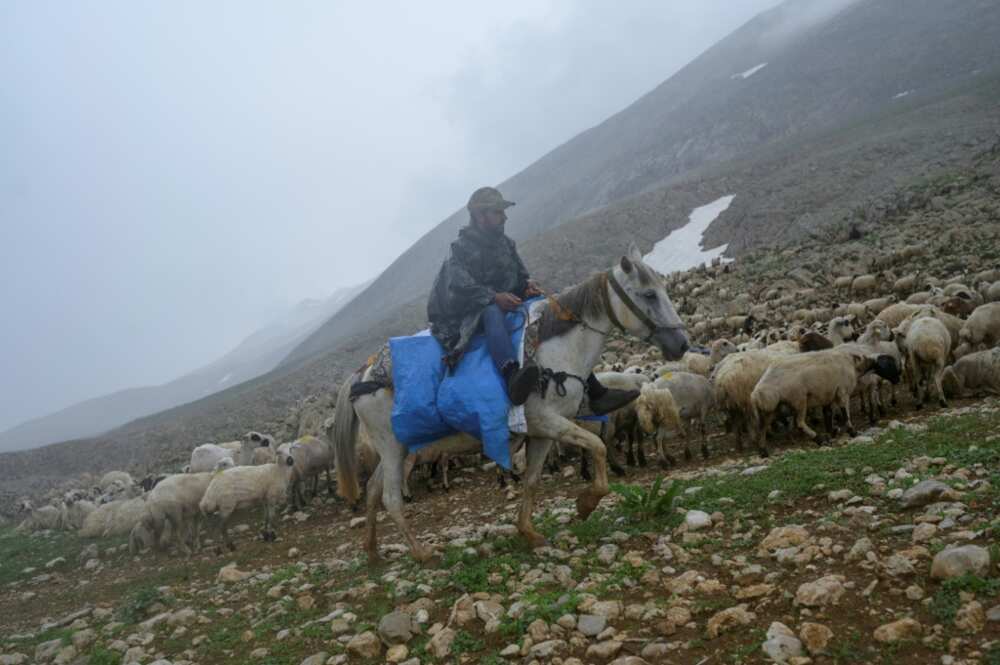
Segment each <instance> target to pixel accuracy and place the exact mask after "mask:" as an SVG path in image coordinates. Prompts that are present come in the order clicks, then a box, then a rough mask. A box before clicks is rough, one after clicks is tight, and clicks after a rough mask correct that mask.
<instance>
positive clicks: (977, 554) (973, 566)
mask: <svg viewBox="0 0 1000 665" xmlns="http://www.w3.org/2000/svg"><path fill="white" fill-rule="evenodd" d="M989 569H990V552H989V550H987V549H986V548H985V547H980V546H978V545H962V546H961V547H949V548H948V549H946V550H941V551H940V552H938V553H937V556H935V557H934V562H933V563H931V577H933V578H936V579H939V580H946V579H949V578H952V577H959V576H961V575H964V574H966V573H972V574H974V575H980V576H982V575H985V574H986V573H987V572H988V571H989Z"/></svg>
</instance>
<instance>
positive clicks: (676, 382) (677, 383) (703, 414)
mask: <svg viewBox="0 0 1000 665" xmlns="http://www.w3.org/2000/svg"><path fill="white" fill-rule="evenodd" d="M653 385H654V386H655V387H656V388H660V389H663V388H666V389H667V390H669V391H670V394H671V395H673V398H674V404H676V405H677V412H678V414H679V415H680V422H681V426H680V430H681V435H682V436H683V438H684V443H685V456H687V457H689V456H690V452H689V449H688V446H689V445H690V433H691V428H692V426H694V425H697V426H698V429H699V431H700V433H701V454H702V456H703V457H705V458H706V459H707V458H708V432H707V425H708V416H709V414H710V413H712V411H713V410H714V409H715V394H714V392H713V391H712V384H711V382H709V380H708V379H706V378H705V377H704V376H701V375H699V374H692V373H690V372H673V373H670V374H668V375H666V376H662V377H660V378H659V379H657V380H656V381H655V382H654V383H653Z"/></svg>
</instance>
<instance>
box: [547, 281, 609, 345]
mask: <svg viewBox="0 0 1000 665" xmlns="http://www.w3.org/2000/svg"><path fill="white" fill-rule="evenodd" d="M607 283H608V282H607V275H606V274H605V273H604V272H595V273H593V274H592V275H591V276H590V277H588V278H587V279H585V280H583V281H582V282H580V283H579V284H577V285H576V286H571V287H569V288H568V289H565V290H563V291H561V292H559V293H557V294H556V295H554V296H552V299H554V300H555V301H556V303H557V304H558V307H556V308H553V307H552V303H551V301H549V302H546V303H545V305H544V306H543V308H542V315H541V317H540V318H539V319H538V340H539V341H540V342H544V341H545V340H547V339H551V338H553V337H558V336H560V335H563V334H565V333H567V332H569V331H570V330H572V329H573V328H575V327H576V326H577V325H578V324H579V322H578V321H577V320H576V318H568V313H570V312H571V313H572V314H574V315H576V317H579V318H580V319H584V318H587V317H588V316H600V315H602V314H604V313H605V312H604V298H603V296H602V295H601V290H602V289H604V288H606V287H607Z"/></svg>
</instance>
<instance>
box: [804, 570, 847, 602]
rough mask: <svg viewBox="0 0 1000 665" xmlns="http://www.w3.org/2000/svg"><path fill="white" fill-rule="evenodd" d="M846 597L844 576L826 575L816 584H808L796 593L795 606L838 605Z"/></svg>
mask: <svg viewBox="0 0 1000 665" xmlns="http://www.w3.org/2000/svg"><path fill="white" fill-rule="evenodd" d="M843 595H844V576H843V575H826V576H825V577H821V578H819V579H818V580H816V581H815V582H806V583H805V584H802V585H801V586H799V588H798V591H796V592H795V604H796V605H805V606H806V607H825V606H827V605H836V604H837V603H839V602H840V597H841V596H843Z"/></svg>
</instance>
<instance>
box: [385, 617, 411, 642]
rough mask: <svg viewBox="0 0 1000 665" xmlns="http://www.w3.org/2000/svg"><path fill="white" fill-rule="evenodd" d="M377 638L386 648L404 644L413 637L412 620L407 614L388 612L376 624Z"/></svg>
mask: <svg viewBox="0 0 1000 665" xmlns="http://www.w3.org/2000/svg"><path fill="white" fill-rule="evenodd" d="M378 636H379V637H380V638H381V639H382V642H383V643H384V644H385V645H386V646H392V645H393V644H406V643H407V642H409V641H410V639H411V638H412V637H413V619H412V618H411V617H410V615H409V613H408V612H400V611H399V610H396V611H395V612H389V613H388V614H386V615H385V616H384V617H382V618H381V619H380V620H379V622H378Z"/></svg>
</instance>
